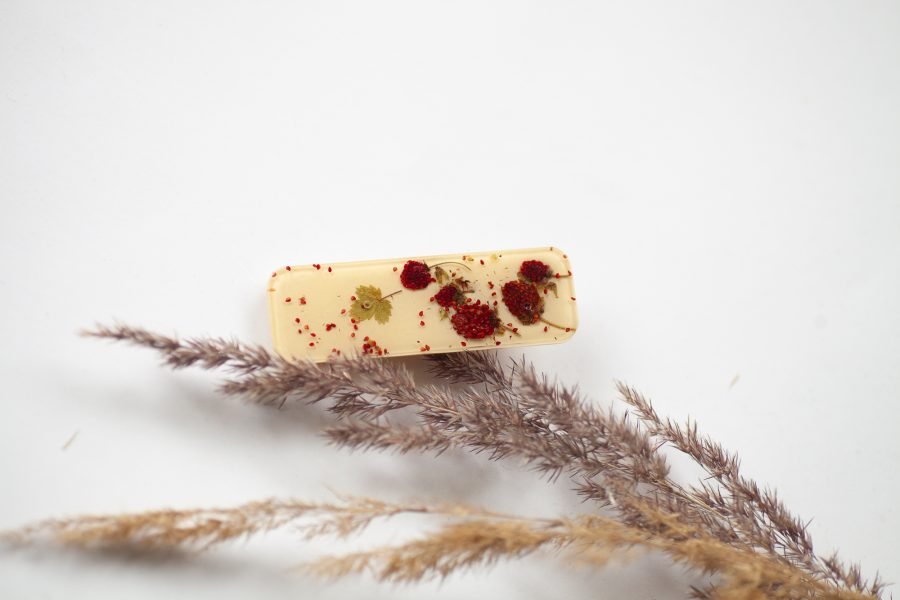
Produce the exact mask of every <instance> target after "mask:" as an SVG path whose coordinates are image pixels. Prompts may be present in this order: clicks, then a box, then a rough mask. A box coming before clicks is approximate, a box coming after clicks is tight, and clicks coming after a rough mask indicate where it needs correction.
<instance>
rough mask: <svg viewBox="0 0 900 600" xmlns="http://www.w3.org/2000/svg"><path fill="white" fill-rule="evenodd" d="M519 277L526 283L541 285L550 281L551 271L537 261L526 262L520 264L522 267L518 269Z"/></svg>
mask: <svg viewBox="0 0 900 600" xmlns="http://www.w3.org/2000/svg"><path fill="white" fill-rule="evenodd" d="M519 275H520V276H521V277H522V278H523V279H527V280H528V281H531V282H534V283H541V282H544V281H547V280H548V279H550V277H551V276H552V275H553V271H551V270H550V267H549V266H547V265H546V264H544V263H542V262H541V261H539V260H526V261H524V262H522V266H521V267H519Z"/></svg>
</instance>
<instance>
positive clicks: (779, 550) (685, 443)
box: [17, 325, 884, 598]
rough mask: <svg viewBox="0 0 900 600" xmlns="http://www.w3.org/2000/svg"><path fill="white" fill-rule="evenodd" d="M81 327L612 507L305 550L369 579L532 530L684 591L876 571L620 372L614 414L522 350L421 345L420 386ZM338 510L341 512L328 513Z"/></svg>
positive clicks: (178, 519)
mask: <svg viewBox="0 0 900 600" xmlns="http://www.w3.org/2000/svg"><path fill="white" fill-rule="evenodd" d="M88 335H91V336H95V337H102V338H108V339H114V340H121V341H128V342H131V343H134V344H137V345H140V346H145V347H149V348H153V349H155V350H157V351H158V352H160V353H161V354H162V356H163V358H164V360H165V362H166V363H167V364H168V365H170V366H173V367H175V368H180V367H184V366H191V365H195V366H200V367H201V368H206V369H214V368H220V367H221V368H225V369H226V370H228V371H230V372H231V373H232V377H231V379H229V380H227V381H226V382H225V383H224V384H223V386H222V390H223V391H224V392H225V393H226V394H229V395H238V396H241V397H243V398H246V399H248V400H249V401H251V402H256V403H259V404H266V405H271V404H276V405H281V404H283V403H285V402H287V401H289V400H304V401H307V402H327V403H328V410H329V411H330V412H332V413H333V414H334V415H335V417H336V418H337V421H336V423H335V424H334V425H332V426H330V427H328V428H327V429H326V431H325V434H326V435H327V436H328V437H329V439H330V440H331V441H332V442H333V443H335V444H338V445H342V446H348V447H352V448H363V449H389V450H394V451H399V452H410V451H423V452H437V453H440V452H443V451H444V450H447V449H449V448H463V449H467V450H469V451H472V452H476V453H481V452H486V453H488V455H489V456H490V457H491V458H495V459H500V458H506V457H515V458H518V459H519V460H522V461H524V462H525V463H527V464H529V465H530V466H531V467H532V468H534V469H536V470H537V471H539V472H541V473H543V474H545V475H546V476H548V477H551V478H555V477H559V476H562V475H567V476H569V477H571V478H572V480H573V482H574V483H575V485H576V489H577V490H578V491H579V492H580V493H581V494H583V495H584V496H585V497H587V498H590V499H592V500H594V501H597V502H599V503H601V504H602V505H604V506H606V507H608V508H609V509H610V510H611V513H612V518H606V517H600V516H597V517H590V518H579V519H574V520H559V519H557V520H525V519H519V518H514V517H508V516H498V515H496V514H487V513H484V512H480V513H479V512H473V511H471V509H456V510H467V511H470V512H466V513H465V517H466V518H465V519H464V520H463V521H461V522H457V523H454V524H451V525H448V526H447V527H446V528H445V529H443V530H440V531H438V532H437V533H434V534H431V535H429V536H427V537H425V538H422V539H420V540H414V541H412V542H409V543H407V544H404V545H400V546H396V547H391V548H385V549H379V550H377V551H372V552H363V553H357V554H353V555H348V556H345V557H342V558H338V559H333V560H331V559H329V560H326V561H324V562H322V563H319V564H318V565H317V566H316V570H317V572H320V573H326V574H332V575H341V574H345V573H349V572H355V571H360V570H371V571H373V572H374V573H375V574H376V575H377V576H378V577H380V578H382V579H392V580H403V581H406V580H417V579H419V578H422V577H426V576H429V575H440V576H445V575H447V574H449V573H451V572H453V571H454V570H457V569H459V568H462V567H466V566H470V565H474V564H484V563H490V562H492V561H494V560H497V559H498V558H501V557H515V556H521V555H523V554H527V553H530V552H533V551H534V550H536V549H538V548H542V547H546V546H553V547H555V548H563V549H567V550H570V551H571V549H573V548H577V549H578V551H579V552H580V553H581V554H582V555H584V556H588V557H594V559H593V560H599V557H606V558H608V557H609V556H618V555H620V554H621V553H622V551H623V549H626V548H632V547H637V548H643V549H647V550H653V551H658V552H663V553H665V554H666V555H668V556H669V557H670V558H671V559H672V560H674V561H676V562H679V563H682V564H685V565H688V566H691V567H693V568H696V569H699V570H701V571H703V572H707V573H711V574H716V575H717V576H718V577H719V579H718V581H716V582H714V584H713V585H711V586H709V587H707V588H704V589H694V590H693V594H694V596H695V597H709V598H762V597H775V598H862V597H868V598H873V597H880V595H881V593H882V592H883V587H884V586H883V584H882V583H881V582H880V581H879V579H878V578H877V577H876V578H875V579H874V580H873V581H871V582H869V581H866V580H865V579H864V578H863V577H862V575H861V572H860V569H859V568H858V567H857V566H849V567H847V566H845V565H843V564H842V563H841V562H840V561H839V560H838V559H837V558H836V557H820V556H818V555H816V554H815V552H814V550H813V544H812V540H811V539H810V537H809V534H808V531H807V529H806V527H805V524H804V521H802V520H801V519H799V518H798V517H797V516H795V515H793V514H792V513H791V512H790V511H788V510H787V508H786V507H785V506H784V505H783V503H782V502H781V501H780V500H779V499H778V497H777V496H776V495H775V493H774V492H773V491H771V490H767V489H765V488H763V487H761V486H759V485H758V484H757V483H755V482H754V481H753V480H751V479H749V478H747V477H745V476H744V475H743V474H742V473H741V472H740V464H739V460H738V459H737V457H736V456H735V455H733V454H731V453H728V452H727V451H726V450H725V449H724V448H723V447H722V446H721V445H719V444H717V443H715V442H713V441H712V440H710V439H709V438H706V437H705V436H702V435H701V434H700V433H699V432H698V430H697V427H696V424H694V423H688V424H687V425H686V426H682V425H680V424H677V423H674V422H672V421H671V420H663V419H662V418H660V417H659V415H658V414H657V413H656V411H655V410H654V408H653V406H652V405H651V403H650V402H649V401H648V400H647V399H645V398H644V397H643V396H641V395H640V394H639V393H637V392H636V391H635V390H633V389H632V388H629V387H628V386H625V385H619V392H620V394H621V396H622V399H623V400H624V402H625V405H626V406H627V407H628V408H629V410H630V412H625V413H624V414H623V413H621V411H620V412H616V411H615V410H614V409H612V408H609V409H605V410H601V409H599V408H597V407H595V406H594V405H593V404H591V403H590V402H587V401H586V400H585V399H584V398H582V397H581V395H580V393H579V392H578V390H577V389H575V388H567V387H565V386H562V385H559V384H557V383H556V382H554V381H552V380H550V379H549V378H548V377H546V376H545V375H543V374H541V373H539V372H538V371H537V370H536V369H535V368H534V367H533V366H532V365H530V364H528V363H526V362H525V361H524V360H523V361H519V362H512V363H511V364H510V365H509V367H508V368H507V367H504V365H503V364H502V363H501V361H500V360H499V358H498V357H497V355H496V354H495V353H474V352H470V353H456V354H448V355H437V356H433V357H431V358H430V360H431V370H432V372H433V373H435V374H436V375H437V376H438V377H440V378H441V379H443V380H444V381H445V382H446V383H445V384H443V385H430V386H425V385H417V384H416V382H415V381H414V379H413V377H412V375H411V374H410V373H409V372H408V371H407V370H406V369H405V368H404V367H403V366H402V364H401V363H397V362H393V361H388V360H372V359H369V358H368V357H349V358H339V359H336V360H334V361H332V362H329V363H325V364H321V365H316V364H313V363H310V362H288V361H285V360H283V359H281V358H279V357H277V356H274V355H271V354H270V353H269V352H267V351H266V350H265V349H263V348H261V347H258V346H245V345H243V344H240V343H238V342H232V341H225V340H220V339H192V340H187V341H179V340H178V339H176V338H171V337H166V336H159V335H157V334H154V333H151V332H148V331H146V330H142V329H138V328H132V327H127V326H124V325H117V326H115V327H110V328H105V327H100V328H97V329H96V330H94V331H91V332H88ZM400 413H411V415H412V416H413V418H414V420H415V423H414V424H413V425H410V424H406V423H398V422H397V421H396V420H395V419H394V418H393V416H394V415H397V414H400ZM663 445H670V446H672V447H674V448H675V449H677V450H679V451H681V452H684V453H686V454H687V455H688V456H690V457H691V458H692V459H693V460H695V461H696V462H697V463H698V464H699V465H700V466H701V467H702V468H703V469H705V470H706V472H707V473H708V475H709V478H708V479H706V480H703V481H700V482H697V483H695V484H693V485H684V484H682V483H681V482H678V481H675V480H674V479H673V478H672V477H671V476H670V473H669V468H668V465H667V463H666V459H665V455H664V454H663V453H662V452H661V451H660V447H661V446H663ZM366 502H370V503H374V504H371V505H366V506H361V505H359V504H358V503H357V501H351V502H349V503H348V504H347V505H341V506H338V505H312V504H304V503H296V502H287V503H280V502H277V501H272V500H270V501H266V502H263V503H257V504H251V505H246V506H244V507H239V508H237V509H233V510H225V511H211V512H208V513H207V512H204V511H199V512H192V511H188V512H186V513H183V512H172V511H160V512H156V513H145V514H144V515H140V516H137V517H134V516H133V517H128V516H127V515H124V516H121V517H115V516H113V517H85V518H82V519H76V520H71V521H50V522H45V523H43V524H39V525H38V526H36V527H34V528H31V529H26V530H22V531H20V532H18V533H17V535H19V536H24V537H25V538H30V537H31V535H32V534H35V533H38V532H41V531H44V532H46V531H51V532H55V533H56V536H57V538H58V539H61V540H62V541H66V542H71V541H72V540H74V541H76V542H79V543H80V542H81V541H84V540H87V541H91V540H113V541H116V540H118V541H130V542H138V543H139V545H143V544H149V545H150V546H152V545H153V544H154V543H157V542H158V543H162V544H170V543H173V542H174V543H176V544H179V545H180V544H184V543H191V544H194V543H200V544H202V545H209V544H214V543H218V542H220V541H224V540H226V539H231V538H232V537H235V536H240V535H250V534H252V533H257V532H260V531H264V530H266V529H269V528H271V527H279V526H282V525H284V524H286V523H289V522H295V521H297V520H299V519H301V517H303V518H308V517H310V516H311V515H312V516H320V517H323V515H324V517H323V518H324V522H325V523H331V525H327V526H325V528H324V529H321V530H319V529H315V528H313V529H308V528H307V529H306V531H307V533H309V532H313V533H315V534H319V533H325V532H331V531H335V532H338V533H340V532H341V531H353V530H356V529H357V528H358V527H356V526H351V524H353V523H357V522H362V523H363V525H362V526H364V524H365V523H368V520H371V518H374V517H366V518H368V520H366V518H363V517H359V515H374V514H376V513H377V514H378V515H383V514H384V511H387V510H395V509H388V505H385V504H378V503H375V501H371V500H367V501H366ZM402 510H407V511H409V510H413V509H412V508H411V507H405V508H404V509H402ZM418 510H419V511H421V512H435V511H434V509H433V508H428V507H419V508H418ZM341 511H344V512H341ZM348 511H349V512H348ZM354 511H356V512H354ZM379 511H380V512H379ZM337 514H341V515H348V514H352V515H353V517H352V518H351V517H349V516H343V517H341V519H349V520H344V521H341V520H338V521H335V520H334V519H335V518H336V517H335V515H337ZM357 518H360V519H362V521H356V520H354V519H357ZM338 524H343V525H338ZM342 527H343V529H342ZM348 527H349V529H347V528H348Z"/></svg>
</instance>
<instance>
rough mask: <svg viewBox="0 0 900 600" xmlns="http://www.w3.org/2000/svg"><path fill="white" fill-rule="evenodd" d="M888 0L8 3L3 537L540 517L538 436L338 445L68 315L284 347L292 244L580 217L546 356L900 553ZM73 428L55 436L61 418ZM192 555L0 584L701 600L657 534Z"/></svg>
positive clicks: (545, 497) (343, 248)
mask: <svg viewBox="0 0 900 600" xmlns="http://www.w3.org/2000/svg"><path fill="white" fill-rule="evenodd" d="M898 109H900V5H898V4H897V3H894V2H823V1H808V2H784V1H782V0H778V1H772V2H766V1H759V0H755V1H753V2H740V3H734V2H732V3H722V2H687V3H676V2H665V1H661V2H623V3H610V2H596V1H588V2H552V3H551V2H546V3H534V2H520V1H516V2H490V1H487V2H486V1H484V0H479V1H477V2H423V1H421V0H415V1H409V2H358V3H353V2H334V1H331V2H306V1H300V2H276V1H264V2H222V1H216V2H212V1H210V2H183V1H178V2H176V1H156V2H143V3H141V2H113V1H110V2H95V1H84V2H66V1H58V2H54V1H43V2H41V1H39V2H26V1H24V0H22V1H10V0H3V1H0V203H2V215H0V217H2V218H0V249H2V255H0V293H2V308H3V310H2V313H0V336H2V342H0V381H2V384H3V393H2V400H0V411H2V412H0V456H2V459H0V481H2V484H0V485H2V491H0V528H6V527H14V526H17V525H20V524H22V523H25V522H27V521H30V520H34V519H39V518H44V517H48V516H62V515H70V514H77V513H82V512H103V511H123V510H137V509H150V508H157V507H162V506H170V507H188V506H201V505H228V504H232V503H237V502H241V501H245V500H250V499H257V498H263V497H267V496H273V495H274V496H295V497H299V498H305V499H327V498H329V497H330V492H329V489H334V490H337V491H340V492H344V493H353V494H370V495H377V496H380V497H384V498H388V499H395V500H403V499H410V498H436V499H439V500H458V501H465V502H472V503H478V504H483V505H486V506H489V507H491V508H495V509H499V510H507V511H512V512H521V513H524V514H535V515H547V516H552V515H556V514H560V513H565V512H570V511H573V510H576V511H577V510H589V509H590V507H589V506H587V505H583V504H580V503H579V501H578V500H577V499H576V498H575V497H574V495H573V494H572V493H571V492H570V491H569V486H568V485H567V484H566V483H565V482H560V483H558V484H555V485H554V484H548V483H546V482H544V481H542V480H541V479H540V478H539V477H538V476H537V475H535V474H533V473H529V472H528V471H527V470H525V469H523V468H521V466H520V465H518V464H517V463H516V462H514V461H509V462H504V463H499V464H498V463H488V462H487V461H485V460H481V459H473V458H470V457H467V456H465V455H460V456H449V455H448V456H444V457H441V458H439V459H433V458H430V457H417V456H408V457H397V456H393V455H389V454H387V455H378V454H352V453H349V452H345V451H337V450H334V449H333V448H330V447H329V446H327V445H326V444H325V442H324V441H322V439H321V438H320V437H319V436H318V435H317V433H316V430H317V428H318V427H321V426H322V425H323V424H324V423H326V422H327V419H326V417H324V416H323V415H322V414H321V413H320V412H317V411H316V410H306V409H296V408H295V409H291V410H285V411H282V412H275V411H270V410H264V409H260V408H256V407H252V406H247V405H244V404H242V403H240V402H239V401H235V400H222V399H220V398H219V397H217V395H216V394H215V392H214V378H211V377H208V376H206V375H205V374H198V373H192V372H180V373H174V374H173V373H171V372H168V371H166V370H164V369H160V368H158V366H157V359H156V357H154V356H152V355H151V354H150V353H148V352H146V351H142V350H135V349H130V348H126V347H124V346H114V345H110V344H106V343H103V342H98V341H92V340H86V339H81V338H79V337H77V335H76V332H77V330H79V329H80V328H82V327H85V326H89V325H91V324H92V323H94V322H97V321H101V322H110V321H111V320H112V319H120V320H123V321H125V322H128V323H133V324H138V325H143V326H147V327H150V328H155V329H158V330H160V331H162V332H166V333H171V332H178V333H179V334H184V335H195V334H196V335H199V334H212V335H226V336H230V335H235V336H239V337H240V338H242V339H244V340H248V341H255V342H261V343H264V344H265V343H268V341H269V339H268V329H267V315H266V308H265V291H264V290H265V282H266V278H267V276H268V275H269V273H270V271H271V270H272V268H273V267H276V266H279V265H283V264H287V263H308V262H336V261H341V260H353V259H366V258H382V257H392V256H403V255H410V254H438V253H444V252H465V251H474V250H484V249H493V248H517V247H530V246H537V245H557V246H560V247H562V248H563V249H564V250H565V251H566V252H568V254H569V255H570V257H571V259H572V262H573V270H574V271H575V276H576V280H575V285H576V286H577V290H578V299H579V305H580V309H581V328H580V330H579V332H578V334H577V335H576V336H575V337H574V339H573V340H572V341H570V342H568V343H567V344H565V345H561V346H551V347H544V348H534V349H531V350H529V351H528V352H527V355H528V357H529V358H531V359H533V360H534V361H536V362H537V363H538V365H539V366H541V367H542V368H543V369H545V370H547V371H548V372H551V373H558V374H559V376H560V377H561V378H562V379H563V380H565V381H568V382H571V383H574V382H578V383H579V384H580V385H581V386H582V388H583V389H584V390H585V391H586V392H587V393H588V394H589V395H590V397H591V398H592V399H593V401H595V402H597V403H608V402H611V401H613V400H614V396H615V394H614V385H613V382H614V379H616V378H620V379H623V380H626V381H627V382H629V383H630V384H632V385H634V386H636V387H638V388H639V389H641V390H643V391H644V392H646V393H647V394H649V395H650V396H651V397H652V398H653V399H654V400H655V402H656V404H657V407H658V409H659V410H660V412H661V413H663V414H666V415H670V416H673V417H675V418H678V419H684V418H686V417H687V416H689V415H690V416H692V417H695V418H696V419H697V420H698V421H699V422H700V424H701V427H702V428H703V430H704V431H705V432H707V433H708V434H710V435H712V436H713V437H715V438H717V439H719V440H721V441H723V442H725V444H726V445H727V446H728V447H730V448H731V449H733V450H736V451H738V452H740V454H741V455H742V456H743V464H744V468H745V470H746V473H747V474H748V475H750V476H753V477H755V478H757V479H759V480H760V481H762V482H765V483H767V484H771V485H773V486H775V487H777V488H778V489H779V490H780V492H781V494H782V495H783V497H784V499H785V501H786V502H787V504H788V505H789V506H791V507H792V508H793V509H794V510H795V511H797V512H798V513H800V514H801V515H803V516H804V517H805V518H808V519H813V520H812V524H811V526H810V527H811V531H812V533H813V535H814V538H815V539H816V541H817V544H818V547H819V549H820V550H821V551H822V552H823V553H827V552H829V551H830V550H831V549H833V548H840V550H841V552H842V554H843V556H844V557H845V558H848V559H853V560H859V561H861V562H862V563H863V567H864V571H865V573H866V574H867V575H872V574H874V572H875V571H876V570H880V571H881V572H882V573H883V575H884V576H885V578H886V579H888V580H892V581H900V566H898V565H900V560H898V551H897V539H898V538H900V514H898V511H897V508H896V505H897V497H898V494H900V469H898V468H897V466H898V463H900V443H898V438H897V428H898V424H900V409H898V403H900V394H898V390H900V369H898V366H900V311H898V307H900V244H898V239H897V236H898V234H900V168H898V167H900V110H898ZM76 432H77V435H76V437H75V439H74V440H72V442H71V444H70V445H69V446H68V448H67V449H65V450H63V449H62V447H63V445H64V444H65V443H66V441H67V440H69V439H70V438H71V436H73V434H76ZM425 526H427V524H426V523H421V522H418V521H412V520H400V521H398V522H397V523H396V525H395V526H388V527H381V528H375V530H373V531H372V532H371V533H370V534H368V535H366V536H364V537H363V538H361V539H358V540H354V541H352V542H351V543H350V544H349V545H341V546H334V547H332V546H331V545H327V544H326V545H322V544H313V545H310V544H308V543H305V542H303V541H302V540H299V539H297V538H296V537H295V536H292V535H290V534H289V533H286V534H275V535H272V536H270V537H268V538H265V539H263V540H260V541H253V542H250V543H247V544H237V545H234V546H232V547H230V548H227V549H222V550H219V551H216V552H214V553H212V554H210V555H207V556H206V557H203V558H199V559H192V560H188V559H187V558H186V557H185V558H182V559H175V560H163V559H157V560H153V561H141V560H138V559H136V558H133V557H132V558H129V557H112V556H80V555H78V554H72V553H55V552H47V551H25V552H19V553H16V554H12V555H10V554H8V553H6V554H4V555H3V556H2V557H0V596H2V597H4V598H81V597H85V598H87V597H90V598H120V597H129V598H139V597H143V598H168V597H189V598H217V599H223V598H246V597H250V596H251V595H252V597H257V598H298V597H311V596H312V597H322V598H355V597H361V596H366V597H381V598H387V597H396V598H419V597H422V596H428V597H432V596H433V597H440V598H558V597H568V596H572V597H579V598H581V597H585V598H586V597H602V598H618V597H632V598H678V597H681V596H682V592H683V589H684V588H683V585H684V584H685V583H686V582H689V581H694V579H692V578H691V577H690V576H685V575H684V574H683V573H682V571H681V570H679V569H670V568H666V567H665V565H664V563H663V561H659V560H645V561H642V562H639V563H637V564H634V565H632V566H627V567H613V568H612V569H610V570H609V571H607V572H606V573H596V572H592V571H590V570H585V569H574V570H573V569H572V568H570V567H566V566H564V565H562V564H560V563H559V562H558V561H556V560H555V559H554V558H552V557H548V556H540V557H533V558H529V559H527V560H525V561H522V562H517V563H511V564H501V565H499V566H497V567H496V568H494V569H492V570H489V569H483V570H477V571H474V572H471V573H466V574H462V575H460V576H456V577H453V578H451V579H449V580H447V581H445V582H443V583H440V582H434V583H427V584H424V585H422V586H420V587H404V586H399V587H398V586H390V585H380V584H377V583H375V582H373V581H372V580H371V579H369V578H367V577H358V578H351V579H349V580H347V581H343V582H339V583H336V584H331V583H323V582H318V581H314V580H311V579H308V578H306V577H304V576H302V575H299V574H297V573H286V572H285V568H286V567H288V566H290V565H293V564H295V563H297V562H299V561H302V560H306V559H309V558H310V557H311V556H315V555H317V554H318V553H321V552H322V551H323V550H332V549H338V548H340V549H347V548H354V547H360V546H361V545H363V544H369V543H375V542H379V541H380V542H384V541H391V540H399V539H402V536H404V535H407V534H409V533H411V532H414V531H416V530H417V529H419V528H421V527H425Z"/></svg>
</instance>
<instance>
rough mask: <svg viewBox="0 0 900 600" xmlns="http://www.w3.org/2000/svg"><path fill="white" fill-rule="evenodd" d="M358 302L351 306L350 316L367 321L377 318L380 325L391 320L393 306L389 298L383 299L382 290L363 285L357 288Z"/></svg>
mask: <svg viewBox="0 0 900 600" xmlns="http://www.w3.org/2000/svg"><path fill="white" fill-rule="evenodd" d="M355 295H356V300H354V301H353V304H352V305H350V316H351V317H353V318H355V319H357V320H359V321H367V320H369V319H371V318H373V317H374V318H375V320H376V321H378V322H379V323H387V322H388V319H390V318H391V310H392V309H393V306H392V305H391V301H390V300H389V299H388V298H385V297H382V295H381V288H377V287H375V286H374V285H361V286H359V287H357V288H356V294H355Z"/></svg>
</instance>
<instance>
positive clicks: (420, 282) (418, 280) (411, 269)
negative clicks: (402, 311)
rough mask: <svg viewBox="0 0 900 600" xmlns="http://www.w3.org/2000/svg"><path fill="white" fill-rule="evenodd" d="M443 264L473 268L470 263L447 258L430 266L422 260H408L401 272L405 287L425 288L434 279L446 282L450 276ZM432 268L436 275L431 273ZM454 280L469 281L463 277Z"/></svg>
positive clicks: (401, 280) (411, 288)
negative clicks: (466, 263) (442, 266)
mask: <svg viewBox="0 0 900 600" xmlns="http://www.w3.org/2000/svg"><path fill="white" fill-rule="evenodd" d="M441 265H459V266H461V267H464V268H466V269H468V270H470V271H471V270H472V269H470V268H469V266H468V265H465V264H463V263H460V262H455V261H451V260H447V261H444V262H440V263H438V264H436V265H430V266H429V265H427V264H426V263H424V262H422V261H420V260H408V261H406V264H405V265H403V272H401V273H400V283H402V284H403V287H405V288H406V289H409V290H421V289H425V288H426V287H428V284H429V283H431V282H432V281H437V282H438V283H444V281H446V280H447V279H449V276H448V275H447V272H446V271H445V270H444V269H441V268H440V267H441ZM432 269H434V275H432V274H431V270H432ZM454 281H459V282H464V283H468V282H465V280H463V279H461V278H459V279H454ZM463 287H464V286H463Z"/></svg>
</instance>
